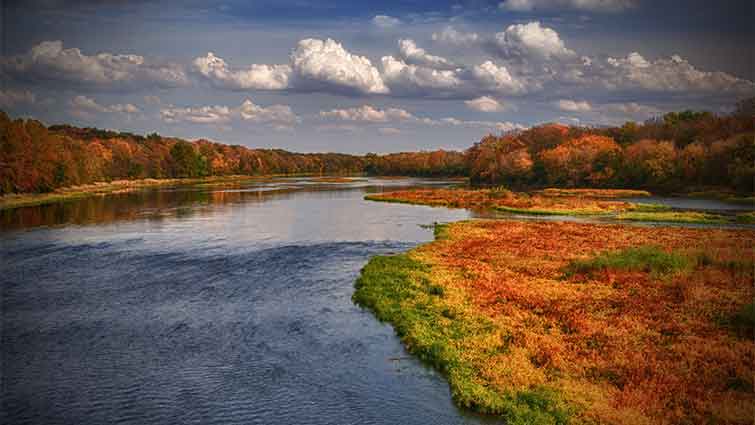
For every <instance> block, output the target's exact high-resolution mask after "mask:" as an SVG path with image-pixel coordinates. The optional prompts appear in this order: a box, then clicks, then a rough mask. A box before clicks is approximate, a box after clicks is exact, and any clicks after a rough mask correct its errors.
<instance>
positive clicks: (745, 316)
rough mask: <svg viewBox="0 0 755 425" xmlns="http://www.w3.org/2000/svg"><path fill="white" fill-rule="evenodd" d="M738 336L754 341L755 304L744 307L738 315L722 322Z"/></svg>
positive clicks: (733, 315)
mask: <svg viewBox="0 0 755 425" xmlns="http://www.w3.org/2000/svg"><path fill="white" fill-rule="evenodd" d="M721 322H722V323H721V324H722V325H724V326H726V327H728V328H730V329H732V330H733V331H734V332H736V333H737V334H738V335H740V336H742V337H746V338H750V339H752V338H753V337H755V303H749V304H746V305H744V306H742V307H741V308H740V309H739V310H737V312H736V313H734V314H732V315H731V316H730V317H727V318H724V320H722V321H721Z"/></svg>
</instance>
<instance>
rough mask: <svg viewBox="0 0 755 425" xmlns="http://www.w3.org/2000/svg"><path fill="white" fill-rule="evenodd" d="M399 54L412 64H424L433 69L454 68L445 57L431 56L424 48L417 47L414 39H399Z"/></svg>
mask: <svg viewBox="0 0 755 425" xmlns="http://www.w3.org/2000/svg"><path fill="white" fill-rule="evenodd" d="M398 47H399V56H400V57H401V58H402V59H403V60H404V62H406V63H408V64H412V65H419V66H426V67H428V68H435V69H453V68H456V67H455V66H454V65H453V64H452V63H451V62H449V61H448V60H447V59H445V58H442V57H440V56H433V55H431V54H429V53H427V51H425V49H422V48H420V47H417V44H416V43H415V42H414V40H409V39H401V40H399V41H398Z"/></svg>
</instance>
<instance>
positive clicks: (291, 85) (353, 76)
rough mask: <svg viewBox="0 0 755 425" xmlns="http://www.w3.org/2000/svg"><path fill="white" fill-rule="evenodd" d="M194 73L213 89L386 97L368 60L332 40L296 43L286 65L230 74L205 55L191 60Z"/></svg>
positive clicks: (210, 55) (221, 61)
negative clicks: (293, 91) (297, 91)
mask: <svg viewBox="0 0 755 425" xmlns="http://www.w3.org/2000/svg"><path fill="white" fill-rule="evenodd" d="M194 70H195V71H196V72H198V73H199V74H201V75H202V76H203V77H204V78H205V79H207V80H209V81H210V82H211V83H212V84H213V85H214V86H215V87H218V88H225V89H231V90H283V89H292V90H300V91H327V92H336V93H342V94H384V93H388V88H387V87H386V86H385V84H384V83H383V79H382V77H381V75H380V72H379V71H378V70H377V68H375V67H374V66H372V63H371V62H370V60H369V59H368V58H366V57H364V56H358V55H354V54H351V53H350V52H348V51H347V50H346V49H344V47H343V46H342V45H341V44H340V43H338V42H337V41H335V40H332V39H327V40H318V39H313V38H308V39H304V40H301V41H299V43H298V45H297V47H296V49H294V51H293V52H292V53H291V56H290V63H289V64H287V65H265V64H253V65H251V66H250V67H249V68H247V69H243V70H232V69H230V67H229V66H228V64H227V63H226V61H225V60H224V59H222V58H220V57H218V56H215V54H213V53H212V52H208V53H207V55H205V56H204V57H198V58H196V59H194Z"/></svg>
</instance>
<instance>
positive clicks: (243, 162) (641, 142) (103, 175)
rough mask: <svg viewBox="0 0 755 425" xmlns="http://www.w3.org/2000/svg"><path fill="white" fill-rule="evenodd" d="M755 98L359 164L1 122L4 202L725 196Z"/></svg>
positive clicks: (748, 150) (750, 164) (739, 185)
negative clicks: (405, 190)
mask: <svg viewBox="0 0 755 425" xmlns="http://www.w3.org/2000/svg"><path fill="white" fill-rule="evenodd" d="M754 123H755V99H750V100H748V101H744V102H742V103H740V104H739V105H738V107H737V109H736V111H735V112H734V113H732V114H729V115H715V114H711V113H708V112H692V111H685V112H679V113H669V114H666V115H664V116H662V117H659V118H656V119H652V120H649V121H647V122H645V123H644V124H638V123H634V122H628V123H626V124H624V125H623V126H621V127H610V128H586V127H573V126H572V127H568V126H564V125H559V124H547V125H542V126H538V127H534V128H531V129H529V130H525V131H520V132H516V133H509V134H505V135H501V136H492V135H490V136H486V137H485V138H483V139H482V140H481V141H480V142H479V143H476V144H475V145H474V146H472V147H471V148H470V149H468V150H467V151H466V152H464V153H462V152H455V151H443V150H438V151H433V152H404V153H393V154H386V155H377V154H367V155H364V156H359V155H348V154H339V153H306V154H304V153H293V152H288V151H285V150H281V149H250V148H246V147H243V146H231V145H224V144H220V143H214V142H210V141H207V140H197V141H193V142H188V141H185V140H181V139H177V138H172V137H162V136H160V135H158V134H154V133H153V134H150V135H147V136H141V135H136V134H131V133H119V132H113V131H105V130H99V129H95V128H78V127H72V126H68V125H55V126H50V127H49V128H48V127H45V126H44V125H43V124H42V123H40V122H38V121H35V120H22V119H16V120H11V119H9V118H8V116H7V115H6V114H5V113H3V112H2V111H0V194H8V193H25V192H48V191H51V190H54V189H56V188H59V187H65V186H74V185H80V184H87V183H93V182H98V181H111V180H117V179H142V178H158V179H159V178H184V177H203V176H222V175H239V174H240V175H268V174H321V175H324V174H331V175H332V174H359V173H366V174H371V175H414V176H469V177H470V178H471V179H472V181H474V182H479V183H489V184H504V185H521V186H541V185H555V186H570V187H575V186H583V187H586V186H594V187H604V186H612V187H636V188H645V189H650V190H678V189H687V188H691V187H704V186H717V187H727V188H730V189H733V190H737V191H740V192H752V191H753V184H754V180H755V132H754V130H753V125H754Z"/></svg>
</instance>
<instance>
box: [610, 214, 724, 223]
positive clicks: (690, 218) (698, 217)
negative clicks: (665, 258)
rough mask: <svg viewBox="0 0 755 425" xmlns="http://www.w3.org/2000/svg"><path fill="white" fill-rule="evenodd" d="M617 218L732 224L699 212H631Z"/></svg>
mask: <svg viewBox="0 0 755 425" xmlns="http://www.w3.org/2000/svg"><path fill="white" fill-rule="evenodd" d="M617 218H618V219H619V220H628V221H659V222H668V223H690V224H725V223H728V222H730V220H729V219H728V218H727V217H725V216H722V215H720V214H711V213H706V212H699V211H657V212H644V211H629V212H624V213H620V214H619V215H618V217H617Z"/></svg>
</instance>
